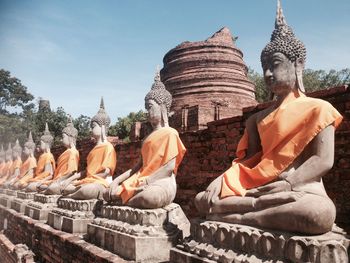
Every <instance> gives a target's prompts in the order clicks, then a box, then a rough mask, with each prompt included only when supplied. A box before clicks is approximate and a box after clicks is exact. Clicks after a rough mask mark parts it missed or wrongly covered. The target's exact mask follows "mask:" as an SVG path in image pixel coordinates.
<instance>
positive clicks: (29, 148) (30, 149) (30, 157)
mask: <svg viewBox="0 0 350 263" xmlns="http://www.w3.org/2000/svg"><path fill="white" fill-rule="evenodd" d="M34 150H35V143H34V141H33V137H32V133H31V132H29V136H28V141H26V143H25V144H24V147H23V155H24V156H25V161H24V162H23V164H22V165H21V168H20V172H19V175H18V176H16V177H15V178H14V179H13V180H12V181H11V182H10V186H9V187H10V188H13V189H18V190H20V189H23V188H25V187H27V185H28V182H29V180H30V179H32V178H33V176H34V174H35V168H36V166H37V163H36V159H35V157H34Z"/></svg>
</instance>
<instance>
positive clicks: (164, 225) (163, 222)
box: [87, 203, 190, 262]
mask: <svg viewBox="0 0 350 263" xmlns="http://www.w3.org/2000/svg"><path fill="white" fill-rule="evenodd" d="M189 227H190V225H189V221H188V219H187V218H186V216H185V214H184V213H183V211H182V209H181V207H180V206H179V205H177V204H174V203H173V204H170V205H168V206H166V207H164V208H159V209H136V208H131V207H128V206H113V205H104V206H103V207H102V209H101V210H100V211H99V213H98V218H96V219H94V220H93V221H92V222H91V223H90V224H88V233H87V241H89V242H91V243H93V244H96V245H97V246H99V247H101V248H104V249H106V250H109V251H111V252H113V253H115V254H117V255H120V256H122V257H123V258H126V259H128V260H135V261H137V262H163V261H169V257H170V249H171V248H172V247H174V246H175V245H176V244H177V243H178V242H179V240H180V239H182V238H183V237H185V236H188V235H189Z"/></svg>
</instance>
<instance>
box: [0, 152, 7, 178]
mask: <svg viewBox="0 0 350 263" xmlns="http://www.w3.org/2000/svg"><path fill="white" fill-rule="evenodd" d="M5 165H6V162H5V151H4V146H3V145H1V150H0V180H1V178H2V175H3V171H4V167H5Z"/></svg>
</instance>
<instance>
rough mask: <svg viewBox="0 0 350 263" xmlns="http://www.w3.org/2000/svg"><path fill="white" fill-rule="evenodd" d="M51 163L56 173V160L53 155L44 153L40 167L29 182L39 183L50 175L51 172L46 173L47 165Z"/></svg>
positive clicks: (41, 156) (39, 161) (38, 166)
mask: <svg viewBox="0 0 350 263" xmlns="http://www.w3.org/2000/svg"><path fill="white" fill-rule="evenodd" d="M48 163H51V166H52V170H53V172H55V159H54V157H53V155H52V153H43V154H42V155H40V157H39V160H38V165H37V167H36V170H35V176H34V178H32V179H30V180H29V182H39V181H41V180H43V179H45V178H46V177H48V176H49V175H50V172H49V171H45V166H46V164H48Z"/></svg>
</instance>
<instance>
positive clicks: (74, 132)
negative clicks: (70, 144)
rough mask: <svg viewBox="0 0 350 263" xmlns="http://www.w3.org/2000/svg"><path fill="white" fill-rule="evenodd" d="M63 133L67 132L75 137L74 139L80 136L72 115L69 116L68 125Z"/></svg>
mask: <svg viewBox="0 0 350 263" xmlns="http://www.w3.org/2000/svg"><path fill="white" fill-rule="evenodd" d="M62 132H63V133H65V134H67V135H68V136H69V137H73V138H74V139H76V138H77V136H78V130H77V129H76V128H75V127H74V125H73V120H72V117H71V116H69V117H68V123H67V126H66V127H65V128H64V129H63V131H62Z"/></svg>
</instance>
